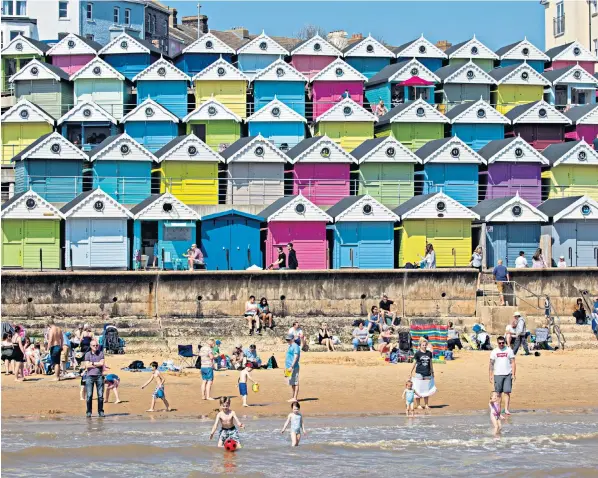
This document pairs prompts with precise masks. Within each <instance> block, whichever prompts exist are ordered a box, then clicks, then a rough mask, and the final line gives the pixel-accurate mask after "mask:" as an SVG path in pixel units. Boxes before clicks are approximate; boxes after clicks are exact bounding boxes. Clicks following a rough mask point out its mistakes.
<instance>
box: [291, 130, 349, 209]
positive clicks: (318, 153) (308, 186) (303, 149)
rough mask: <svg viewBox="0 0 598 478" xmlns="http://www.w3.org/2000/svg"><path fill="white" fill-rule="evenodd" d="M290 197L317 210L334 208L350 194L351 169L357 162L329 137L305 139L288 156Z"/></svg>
mask: <svg viewBox="0 0 598 478" xmlns="http://www.w3.org/2000/svg"><path fill="white" fill-rule="evenodd" d="M287 154H288V157H289V160H290V162H291V163H292V164H293V194H302V195H303V196H304V197H306V198H307V199H309V200H310V201H312V202H313V203H314V204H317V205H318V206H321V205H328V206H329V205H332V204H336V203H337V202H338V201H340V200H341V199H342V198H344V197H346V196H349V195H350V191H351V165H352V164H355V163H357V160H356V159H355V158H354V157H353V156H351V155H350V154H349V153H348V152H347V151H345V150H344V149H343V148H341V147H340V145H339V144H338V143H337V142H336V141H334V140H332V139H330V138H329V137H328V136H315V137H313V138H306V139H304V140H303V141H301V142H300V143H299V144H298V145H297V146H295V147H294V148H293V149H291V150H290V151H289V152H288V153H287Z"/></svg>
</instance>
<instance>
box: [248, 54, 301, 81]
mask: <svg viewBox="0 0 598 478" xmlns="http://www.w3.org/2000/svg"><path fill="white" fill-rule="evenodd" d="M251 81H253V82H255V81H303V82H305V83H307V78H306V77H305V76H304V75H303V73H301V72H300V71H297V70H296V69H295V68H293V66H292V65H290V64H289V63H287V62H285V61H284V60H282V59H280V58H279V59H278V60H276V61H274V62H272V63H270V64H269V65H268V66H267V67H266V68H264V69H263V70H261V71H260V72H259V73H258V74H257V75H255V77H254V78H253V80H251Z"/></svg>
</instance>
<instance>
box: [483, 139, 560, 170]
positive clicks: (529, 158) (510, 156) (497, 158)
mask: <svg viewBox="0 0 598 478" xmlns="http://www.w3.org/2000/svg"><path fill="white" fill-rule="evenodd" d="M497 141H500V140H497ZM516 149H521V156H520V157H518V155H517V153H516V152H515V150H516ZM504 162H507V163H542V164H544V165H548V164H550V162H549V161H548V159H546V157H545V156H544V155H543V154H542V153H540V151H538V150H537V149H536V148H533V147H532V146H531V145H530V144H529V143H528V142H527V141H525V140H523V139H521V136H517V138H516V139H515V140H513V141H511V142H510V143H509V144H507V145H506V146H505V147H504V148H503V149H501V150H500V151H498V152H497V153H495V154H494V155H493V156H491V157H490V158H489V159H488V164H492V163H504Z"/></svg>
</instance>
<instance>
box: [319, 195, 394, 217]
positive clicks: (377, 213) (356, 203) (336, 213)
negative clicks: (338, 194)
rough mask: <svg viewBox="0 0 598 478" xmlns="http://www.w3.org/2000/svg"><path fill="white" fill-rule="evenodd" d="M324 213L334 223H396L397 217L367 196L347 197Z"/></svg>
mask: <svg viewBox="0 0 598 478" xmlns="http://www.w3.org/2000/svg"><path fill="white" fill-rule="evenodd" d="M326 213H327V214H328V215H329V216H330V217H332V219H334V222H398V221H399V216H397V215H396V214H395V213H394V212H392V211H391V210H390V209H388V208H387V207H386V206H384V205H383V204H381V203H380V202H378V201H376V200H375V199H374V198H373V197H372V196H370V195H369V194H366V195H363V196H347V197H346V198H343V199H341V200H340V201H339V202H337V203H336V204H335V205H334V206H332V207H330V208H329V209H328V210H327V211H326Z"/></svg>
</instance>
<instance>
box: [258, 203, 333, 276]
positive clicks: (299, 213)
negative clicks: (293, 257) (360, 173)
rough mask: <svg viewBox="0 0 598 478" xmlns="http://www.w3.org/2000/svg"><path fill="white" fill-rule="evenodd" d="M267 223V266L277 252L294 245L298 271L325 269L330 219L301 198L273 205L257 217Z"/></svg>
mask: <svg viewBox="0 0 598 478" xmlns="http://www.w3.org/2000/svg"><path fill="white" fill-rule="evenodd" d="M258 215H259V216H261V217H263V218H264V219H265V221H266V222H267V223H268V228H267V235H266V264H272V262H274V261H275V260H276V259H277V258H278V248H279V247H285V248H286V246H287V244H288V243H290V242H292V243H293V249H295V252H296V254H297V262H298V263H299V269H301V270H318V269H328V267H329V250H328V243H327V241H326V224H327V223H328V222H331V221H332V218H331V217H330V216H329V215H328V214H326V213H325V212H324V211H322V210H321V209H320V208H319V207H317V206H316V205H315V204H314V203H312V202H311V201H309V200H308V199H307V198H305V197H303V196H302V195H301V194H300V195H298V196H287V197H283V198H280V199H278V200H276V201H274V202H273V203H272V204H271V205H270V206H268V207H267V208H266V209H264V210H263V211H262V212H260V213H259V214H258Z"/></svg>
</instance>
